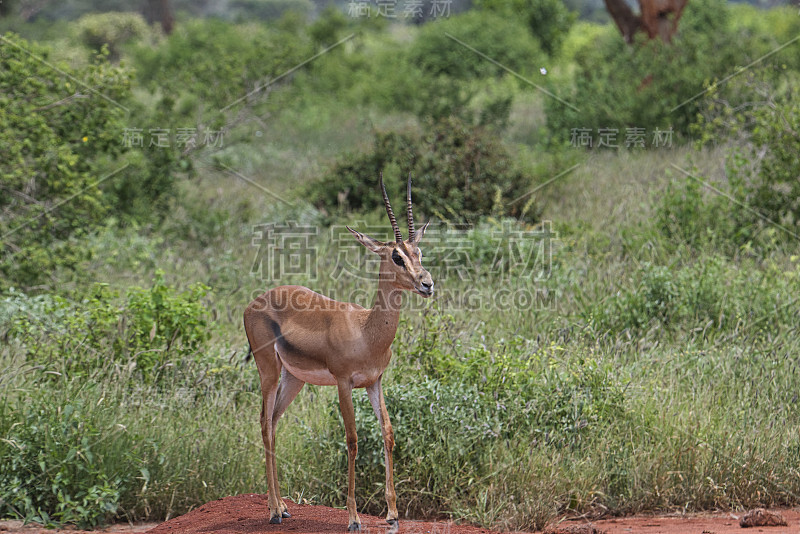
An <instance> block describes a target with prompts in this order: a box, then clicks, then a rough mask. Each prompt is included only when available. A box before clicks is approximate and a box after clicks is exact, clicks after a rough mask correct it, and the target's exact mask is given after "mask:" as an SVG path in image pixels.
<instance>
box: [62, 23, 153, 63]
mask: <svg viewBox="0 0 800 534" xmlns="http://www.w3.org/2000/svg"><path fill="white" fill-rule="evenodd" d="M77 25H78V31H79V32H80V36H81V40H82V41H83V42H84V44H85V45H86V46H88V47H89V48H91V49H92V50H96V51H99V50H101V49H102V48H103V47H104V46H106V47H108V51H109V52H110V54H111V59H113V60H118V59H119V55H120V46H121V45H123V44H125V43H127V42H129V41H131V40H134V39H138V38H142V37H144V36H145V35H147V32H148V28H147V23H146V22H145V20H144V18H143V17H142V16H141V15H140V14H138V13H93V14H90V15H84V16H82V17H81V18H80V19H78V21H77Z"/></svg>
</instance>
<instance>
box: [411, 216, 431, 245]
mask: <svg viewBox="0 0 800 534" xmlns="http://www.w3.org/2000/svg"><path fill="white" fill-rule="evenodd" d="M430 223H431V222H430V221H428V222H426V223H425V224H423V225H422V228H420V229H419V230H417V231H416V232H414V241H413V242H414V244H415V245H418V244H419V242H420V240H422V236H424V235H425V230H427V228H428V225H429V224H430Z"/></svg>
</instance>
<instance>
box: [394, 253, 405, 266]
mask: <svg viewBox="0 0 800 534" xmlns="http://www.w3.org/2000/svg"><path fill="white" fill-rule="evenodd" d="M392 261H393V262H394V263H395V265H399V266H400V267H403V266H405V262H404V261H403V258H402V256H400V254H398V253H397V251H396V250H393V251H392Z"/></svg>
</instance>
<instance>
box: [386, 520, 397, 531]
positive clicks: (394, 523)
mask: <svg viewBox="0 0 800 534" xmlns="http://www.w3.org/2000/svg"><path fill="white" fill-rule="evenodd" d="M386 522H387V523H389V534H394V533H395V532H397V531H398V530H400V523H398V522H397V519H387V520H386Z"/></svg>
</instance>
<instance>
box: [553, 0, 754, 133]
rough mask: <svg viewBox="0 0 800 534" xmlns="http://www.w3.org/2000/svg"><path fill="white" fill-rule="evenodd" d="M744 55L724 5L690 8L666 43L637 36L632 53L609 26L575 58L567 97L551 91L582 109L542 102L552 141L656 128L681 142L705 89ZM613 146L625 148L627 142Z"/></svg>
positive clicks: (712, 0) (709, 1)
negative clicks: (576, 134) (584, 133)
mask: <svg viewBox="0 0 800 534" xmlns="http://www.w3.org/2000/svg"><path fill="white" fill-rule="evenodd" d="M748 52H749V50H747V49H746V48H745V46H744V43H743V39H741V38H740V37H739V36H737V35H736V34H735V33H734V32H733V31H732V30H731V29H730V27H729V14H728V11H727V4H726V3H725V2H723V1H721V0H698V1H697V2H690V3H689V4H688V5H687V6H686V10H685V12H684V15H683V17H682V18H681V23H680V27H679V34H678V35H677V36H676V37H675V39H674V40H673V42H672V43H671V44H665V43H663V42H662V41H661V40H659V39H655V40H652V41H646V40H645V37H644V36H643V35H639V39H638V40H637V41H636V42H635V43H634V44H633V45H630V46H629V45H627V44H625V42H624V41H623V39H622V37H621V36H620V35H619V33H618V32H616V31H615V28H613V27H611V26H609V27H608V28H607V29H606V30H605V31H604V32H603V34H602V35H601V36H600V38H598V39H596V40H593V41H591V42H589V43H587V44H586V46H585V48H583V50H580V51H578V52H577V53H576V54H575V61H576V63H577V69H576V71H575V74H574V81H573V82H572V86H571V87H570V88H569V89H571V91H568V90H566V89H567V88H564V90H561V91H556V93H558V94H559V95H560V96H561V98H563V99H564V100H565V101H567V102H569V103H570V104H572V105H573V106H574V108H578V109H579V110H576V109H574V108H571V107H568V106H565V105H564V104H563V103H561V102H559V101H558V100H556V99H546V100H545V109H546V113H547V124H548V129H549V130H550V132H551V135H552V136H553V141H554V142H555V143H557V144H563V143H565V142H567V141H569V140H570V139H571V132H572V131H573V130H574V129H589V130H591V131H592V132H593V133H594V134H595V135H597V130H599V129H601V128H611V129H616V130H617V131H619V132H621V133H624V132H625V129H626V128H644V129H645V130H646V133H647V134H648V135H652V132H653V131H654V130H655V129H656V128H659V129H660V130H668V129H669V128H672V129H673V131H674V132H675V135H676V136H677V137H682V138H685V137H686V136H688V134H689V125H690V124H691V123H692V122H693V120H694V119H695V117H696V115H697V112H698V109H699V105H700V102H701V98H699V97H698V95H699V93H701V92H702V91H703V90H704V88H705V87H706V86H705V85H704V84H707V83H708V82H709V81H711V80H714V79H722V78H723V77H725V76H727V75H728V74H731V72H733V70H734V66H735V65H741V64H746V63H747V62H748V61H749V60H754V59H756V57H757V56H752V54H751V53H748ZM699 96H702V95H699ZM618 140H619V141H621V142H620V144H623V145H624V137H622V138H621V139H618ZM646 145H647V146H650V145H651V143H650V142H649V141H648V143H646Z"/></svg>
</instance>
